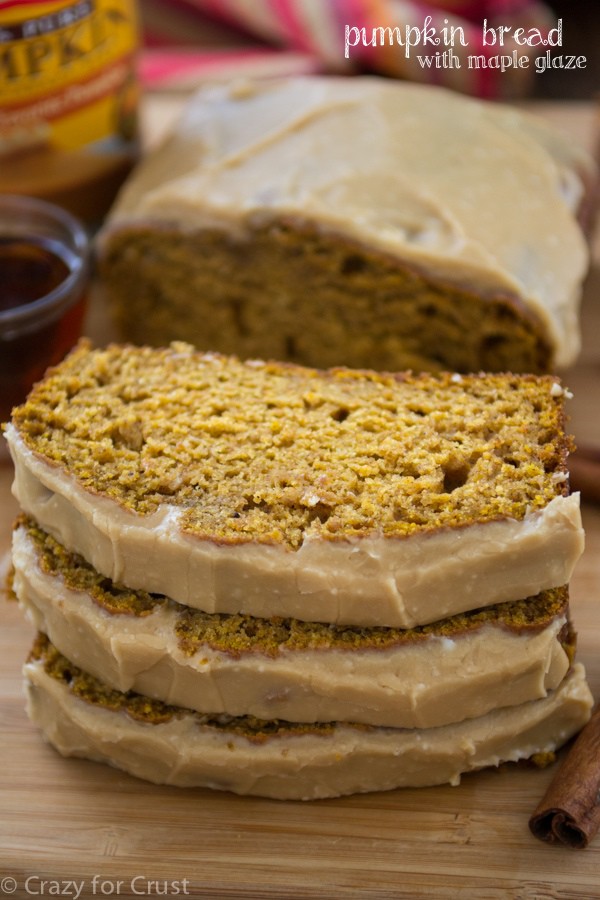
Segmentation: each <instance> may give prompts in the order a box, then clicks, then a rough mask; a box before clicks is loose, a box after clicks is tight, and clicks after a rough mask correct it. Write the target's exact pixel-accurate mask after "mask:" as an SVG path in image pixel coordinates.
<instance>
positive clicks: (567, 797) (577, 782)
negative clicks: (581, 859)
mask: <svg viewBox="0 0 600 900" xmlns="http://www.w3.org/2000/svg"><path fill="white" fill-rule="evenodd" d="M599 827H600V705H599V706H598V708H597V709H596V711H595V712H594V714H593V716H592V718H591V719H590V721H589V722H588V724H587V725H586V726H585V728H584V729H583V730H582V731H581V732H580V734H579V736H578V737H577V740H576V741H575V743H574V744H573V746H572V747H571V750H570V751H569V753H568V755H567V757H566V759H565V760H564V762H563V763H562V765H561V767H560V769H559V770H558V772H557V773H556V775H555V776H554V778H553V779H552V781H551V782H550V785H549V787H548V790H547V791H546V794H545V795H544V798H543V800H542V802H541V803H540V804H539V805H538V807H537V809H536V810H535V812H534V814H533V815H532V816H531V818H530V820H529V828H530V829H531V833H532V834H533V835H534V836H535V837H536V838H539V839H540V840H541V841H546V842H547V843H549V844H556V843H559V844H564V845H565V846H567V847H570V848H572V849H574V850H582V849H584V848H585V847H587V846H588V844H589V843H590V841H591V840H592V838H593V837H594V835H595V834H596V832H597V831H598V828H599Z"/></svg>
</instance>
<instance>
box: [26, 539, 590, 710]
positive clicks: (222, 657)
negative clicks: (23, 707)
mask: <svg viewBox="0 0 600 900" xmlns="http://www.w3.org/2000/svg"><path fill="white" fill-rule="evenodd" d="M13 565H14V570H15V571H14V579H13V583H14V591H15V593H16V595H17V597H18V599H19V603H20V604H21V606H22V608H23V609H24V610H25V612H26V613H27V616H28V618H29V619H30V620H31V621H32V623H33V624H34V626H35V627H36V629H38V630H39V631H41V632H43V633H44V634H47V635H48V636H49V638H50V640H51V641H52V643H53V644H54V645H55V647H56V648H57V649H58V650H60V652H61V653H62V654H64V655H65V656H66V657H67V658H68V659H69V660H71V661H72V662H73V663H74V664H75V665H78V666H82V667H83V668H85V669H86V671H87V672H88V673H89V674H90V675H94V676H95V677H97V678H101V679H102V681H103V682H105V684H106V685H107V686H108V687H110V688H112V689H114V690H119V691H129V690H134V691H136V692H138V693H141V694H145V695H147V696H148V697H152V698H155V699H158V700H161V701H163V702H166V703H170V704H176V705H177V706H184V707H187V708H190V709H195V710H198V711H201V712H207V713H217V712H218V713H227V714H229V715H243V714H252V715H254V716H257V717H258V718H262V719H273V718H282V719H286V720H288V721H293V722H318V721H320V722H323V721H325V722H328V721H334V720H335V721H351V722H362V723H364V724H367V725H385V726H390V727H396V728H415V727H419V728H430V727H434V726H438V725H442V724H447V723H450V722H456V721H461V720H462V719H465V718H473V717H476V716H479V715H483V714H484V713H486V712H489V710H491V709H496V708H499V707H502V706H514V705H516V704H519V703H524V702H526V701H528V700H532V699H536V698H540V697H544V696H546V695H547V694H548V692H549V691H551V690H553V689H555V688H556V687H557V686H558V685H559V684H560V682H561V681H562V679H563V678H564V676H565V674H566V672H567V670H568V668H569V665H570V663H571V662H572V660H573V655H574V652H575V635H574V632H573V630H572V628H571V625H570V621H569V618H568V591H567V588H566V586H565V587H562V588H556V589H554V590H551V591H545V592H543V593H541V594H539V595H538V596H536V597H530V598H527V599H526V600H522V601H520V602H516V603H507V604H500V605H498V606H495V607H491V608H487V609H484V610H477V611H473V612H472V613H468V614H463V615H459V616H454V617H452V618H450V619H445V620H443V621H441V622H437V623H434V624H432V625H429V626H423V627H421V628H414V629H408V630H405V631H401V630H399V629H392V628H349V627H343V626H335V625H326V624H324V623H316V622H302V621H300V620H298V619H284V618H270V619H260V618H257V617H255V616H243V615H239V614H238V615H223V614H220V615H219V614H208V613H204V612H202V611H201V610H198V609H191V608H189V607H183V606H181V605H179V604H177V603H175V602H173V601H172V600H167V599H166V598H164V597H159V596H153V597H152V600H154V601H155V603H154V606H153V607H152V608H149V607H148V596H149V595H147V594H146V593H145V592H134V591H128V590H126V589H125V588H122V587H119V586H118V585H115V584H113V583H112V582H111V581H109V579H106V578H103V577H102V576H100V575H99V574H98V573H97V572H95V571H94V569H92V568H91V566H89V565H88V564H87V563H85V562H84V561H83V560H82V559H81V557H79V556H77V555H75V554H69V553H68V552H67V551H66V550H65V549H64V548H63V547H61V546H60V545H58V544H57V542H56V541H55V540H54V539H53V538H51V537H50V536H49V535H47V534H45V533H44V532H43V531H42V530H41V529H39V528H38V527H37V526H35V525H32V524H31V523H30V522H26V521H21V523H20V524H19V525H18V527H17V528H16V529H15V532H14V535H13Z"/></svg>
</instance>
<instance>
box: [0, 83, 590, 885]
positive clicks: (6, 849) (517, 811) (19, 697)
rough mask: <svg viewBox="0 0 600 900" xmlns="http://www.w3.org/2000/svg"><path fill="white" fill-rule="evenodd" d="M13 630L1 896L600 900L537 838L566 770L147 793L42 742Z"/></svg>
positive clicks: (580, 122) (5, 535) (585, 606)
mask: <svg viewBox="0 0 600 900" xmlns="http://www.w3.org/2000/svg"><path fill="white" fill-rule="evenodd" d="M165 104H166V106H165ZM171 112H172V106H170V105H169V102H168V101H164V100H162V101H158V102H156V103H155V104H154V105H152V104H150V105H149V107H148V110H147V113H148V115H149V121H152V116H154V117H155V118H156V120H157V121H158V120H160V122H161V123H163V125H164V123H165V121H166V120H167V119H168V117H169V114H170V113H171ZM550 112H551V114H552V116H553V117H554V118H555V119H556V120H557V121H558V123H559V124H560V123H563V124H565V125H566V127H568V130H569V131H571V132H572V133H584V132H585V131H586V130H587V129H588V128H589V125H590V121H591V111H590V109H589V108H587V107H585V108H584V107H577V108H576V107H573V106H569V107H566V108H561V107H553V108H552V109H551V110H550ZM153 134H154V132H153ZM596 256H597V259H600V253H597V254H596ZM599 295H600V266H599V265H596V268H595V270H594V272H593V274H592V277H591V279H590V282H589V284H588V289H587V291H586V298H585V304H584V333H585V336H586V343H585V346H584V352H583V354H582V357H581V361H580V364H579V365H578V366H577V367H576V369H574V370H573V371H572V372H571V373H569V376H568V378H567V382H568V384H569V386H571V387H572V388H574V390H575V398H574V400H573V401H571V406H570V411H571V414H572V429H573V431H574V433H575V435H576V437H577V439H578V440H579V441H580V442H582V443H584V442H586V443H587V442H590V441H595V442H596V444H598V445H600V416H598V397H599V389H600V348H599V347H598V335H600V308H599V307H598V304H597V297H598V296H599ZM595 301H596V302H595ZM92 313H93V314H92V317H91V319H90V323H89V330H90V332H91V333H92V336H96V337H97V339H98V340H99V341H101V340H103V337H104V334H105V327H106V326H105V322H104V321H103V318H102V312H101V310H100V311H99V310H98V309H94V310H92ZM103 329H104V330H103ZM10 480H11V471H10V468H9V466H8V465H7V464H6V463H5V464H4V465H2V466H0V557H2V559H3V562H4V564H5V565H6V561H7V552H8V544H9V534H10V525H11V522H12V520H13V518H14V514H15V513H16V505H15V504H14V501H13V500H12V498H11V497H10V493H9V483H10ZM583 514H584V525H585V527H586V532H587V546H586V550H585V553H584V556H583V558H582V560H581V561H580V563H579V565H578V567H577V570H576V574H575V576H574V579H573V582H572V588H571V595H572V614H573V618H574V621H575V624H576V627H577V630H578V632H579V650H578V655H579V659H580V660H582V661H583V662H584V664H585V665H586V668H587V671H588V677H589V682H590V686H591V688H592V691H593V693H594V695H595V697H596V698H597V699H600V508H598V507H593V506H591V505H584V509H583ZM0 624H1V627H0V729H1V730H0V798H1V799H0V898H1V897H2V896H3V895H5V896H9V895H11V894H12V896H13V897H19V898H21V897H23V898H25V897H30V896H36V895H37V896H45V897H48V896H63V897H75V896H80V897H85V898H87V897H108V896H111V897H128V898H130V897H139V896H146V897H156V896H179V897H182V896H192V897H209V898H235V897H246V898H249V897H265V898H268V897H277V898H320V900H321V898H323V900H325V898H338V897H355V898H361V900H362V898H368V897H387V898H401V897H407V898H415V897H428V898H429V897H440V898H446V897H447V898H455V897H460V898H461V900H462V898H473V900H496V898H497V900H504V898H519V900H529V898H531V900H533V898H535V900H538V898H563V900H564V898H582V900H584V898H585V900H593V898H600V836H599V837H598V839H597V840H596V842H595V843H593V844H592V846H591V847H590V848H588V849H587V850H585V851H569V850H565V849H562V848H556V847H548V846H546V845H544V844H541V843H539V842H537V841H536V840H534V838H533V837H532V836H531V835H530V833H529V830H528V827H527V821H528V818H529V815H530V814H531V812H532V811H533V809H534V808H535V806H536V804H537V803H538V801H539V800H540V799H541V797H542V796H543V793H544V791H545V788H546V785H547V784H548V782H549V780H550V778H551V776H552V774H553V771H554V769H552V768H551V769H548V770H544V771H538V770H532V769H528V768H519V767H517V766H506V767H503V768H501V769H499V770H492V771H486V772H481V773H477V774H474V775H470V776H467V777H465V778H464V779H463V781H462V784H461V785H460V786H459V787H455V788H452V787H438V788H428V789H421V790H402V791H393V792H389V793H385V794H369V795H362V796H356V797H348V798H343V799H340V800H327V801H319V802H314V803H296V802H285V803H284V802H278V801H270V800H262V799H253V798H241V797H236V796H233V795H230V794H225V793H223V794H219V793H213V792H210V791H206V790H181V789H177V788H170V787H157V786H153V785H149V784H146V783H143V782H141V781H138V780H136V779H135V778H133V777H130V776H128V775H125V774H123V773H121V772H118V771H116V770H114V769H110V768H108V767H105V766H102V765H100V764H97V763H91V762H86V761H81V760H65V759H62V758H61V757H60V756H59V755H58V754H57V753H56V752H55V751H54V750H52V748H50V747H49V746H47V745H45V744H44V743H43V741H42V739H41V738H40V736H39V734H38V732H37V731H36V730H35V729H34V728H33V727H32V726H31V725H30V724H29V722H28V720H27V718H26V715H25V713H24V709H23V706H24V700H23V693H22V685H21V674H20V669H21V665H22V662H23V660H24V658H25V656H26V654H27V651H28V647H29V644H30V642H31V638H32V629H31V627H30V626H29V625H28V624H26V623H25V622H24V620H23V617H22V615H21V613H20V612H19V610H18V608H17V606H16V604H14V603H10V602H9V601H4V600H0ZM68 882H74V884H69V883H68ZM80 888H81V890H80ZM77 892H79V893H77Z"/></svg>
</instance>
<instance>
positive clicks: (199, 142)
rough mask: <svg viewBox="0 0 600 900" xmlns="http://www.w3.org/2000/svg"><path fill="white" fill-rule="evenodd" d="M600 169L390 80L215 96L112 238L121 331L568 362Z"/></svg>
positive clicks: (144, 337)
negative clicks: (588, 203) (586, 217)
mask: <svg viewBox="0 0 600 900" xmlns="http://www.w3.org/2000/svg"><path fill="white" fill-rule="evenodd" d="M594 178H595V167H594V164H593V163H592V161H591V159H589V158H588V157H587V156H586V154H585V153H583V151H579V150H578V149H577V148H576V146H574V144H573V142H572V141H568V140H566V139H564V138H563V137H562V136H561V135H555V134H553V132H552V131H551V129H550V128H549V127H548V126H546V125H545V124H544V123H543V122H538V121H536V120H535V119H533V118H532V117H529V116H527V115H525V114H523V113H521V112H518V111H517V110H515V109H513V108H506V107H502V106H500V105H498V104H490V103H482V102H478V101H475V100H473V99H469V98H466V97H463V96H460V95H459V94H457V93H453V92H451V91H448V90H444V89H438V88H433V87H430V86H427V87H423V86H422V85H414V84H406V83H404V84H403V83H398V82H394V81H393V80H386V79H379V78H361V77H357V78H332V77H330V76H328V77H326V78H321V77H312V78H299V79H289V80H280V81H269V82H262V83H256V84H252V85H246V87H245V89H244V90H239V89H238V86H235V87H233V88H232V87H231V86H220V87H217V88H211V89H207V90H204V91H201V92H199V93H198V94H197V95H196V96H195V97H194V98H193V99H192V100H191V101H190V104H189V106H188V108H187V109H186V112H185V114H184V116H183V118H182V120H181V122H180V123H178V125H177V126H176V127H175V129H174V132H173V134H172V135H171V136H170V137H169V138H168V139H167V140H166V141H165V142H164V144H163V145H162V146H161V147H159V148H158V149H157V150H155V151H153V152H152V153H150V154H149V155H148V157H147V158H146V159H145V161H144V162H143V163H142V165H141V166H140V167H139V168H138V169H136V172H135V174H134V175H133V177H132V179H131V180H130V181H129V183H128V185H127V187H126V189H125V190H124V191H123V193H122V195H121V197H120V199H119V201H118V203H117V206H116V208H115V209H114V211H113V214H112V216H111V217H110V218H109V220H108V222H107V224H106V226H105V228H104V229H103V231H102V233H101V237H100V239H99V242H98V251H99V259H100V271H101V273H102V275H103V278H104V281H105V284H106V286H107V288H108V293H109V296H110V298H111V301H112V304H113V306H114V308H115V311H116V316H117V320H118V323H119V325H120V328H121V330H122V334H123V337H124V338H125V339H127V340H131V341H134V342H136V343H152V344H155V345H164V344H165V343H167V342H168V341H170V340H172V339H181V338H185V339H186V340H190V341H191V342H193V343H195V344H197V345H198V346H199V347H202V348H204V349H211V350H218V351H221V352H225V353H236V354H238V355H240V356H243V357H248V356H260V357H262V358H265V357H266V358H274V359H289V360H292V361H295V362H300V363H303V364H305V365H306V364H308V365H313V366H315V365H316V366H319V367H323V366H332V365H342V364H343V365H349V366H354V367H365V366H366V367H371V368H386V369H391V370H394V371H396V370H399V369H404V368H413V369H415V370H417V369H419V370H420V369H425V370H432V369H433V370H436V369H448V370H457V371H463V372H465V371H467V372H468V371H479V370H486V371H506V370H511V371H520V372H540V371H553V370H554V369H555V368H556V367H557V366H565V365H569V364H570V363H572V362H573V360H574V358H575V356H576V354H577V351H578V347H579V323H578V303H579V296H580V290H581V283H582V280H583V276H584V274H585V272H586V269H587V265H588V252H587V248H586V242H585V239H584V236H583V234H582V231H581V229H580V227H579V226H578V224H577V219H576V217H577V211H578V209H579V207H580V206H581V205H582V202H584V201H585V199H586V194H587V193H589V192H590V191H589V188H590V184H591V183H592V182H593V180H594Z"/></svg>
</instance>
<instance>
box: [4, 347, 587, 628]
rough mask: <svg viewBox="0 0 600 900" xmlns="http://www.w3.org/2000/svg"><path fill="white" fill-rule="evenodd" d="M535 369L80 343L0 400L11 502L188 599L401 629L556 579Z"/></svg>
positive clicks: (543, 383)
mask: <svg viewBox="0 0 600 900" xmlns="http://www.w3.org/2000/svg"><path fill="white" fill-rule="evenodd" d="M563 400H564V390H563V388H562V387H561V386H560V384H559V382H558V381H557V380H556V379H555V378H554V377H550V376H540V377H535V376H512V375H483V374H480V375H469V376H460V375H451V374H442V375H439V376H433V375H421V376H418V375H411V374H410V373H404V374H396V375H391V374H377V373H374V372H367V371H353V370H348V369H338V370H330V371H326V372H321V371H318V370H314V369H306V368H302V367H298V366H291V365H284V364H278V363H267V362H259V361H249V362H246V363H242V362H239V361H238V360H237V359H235V358H233V357H231V358H230V357H221V356H218V355H215V354H200V353H197V352H195V351H194V350H193V348H192V347H190V346H188V345H184V344H174V345H172V346H171V347H170V348H167V349H161V350H153V349H150V348H133V347H129V346H124V347H121V346H111V347H109V348H108V349H106V350H91V349H90V348H89V346H87V345H86V344H85V343H84V344H82V345H81V346H80V347H79V348H78V349H77V350H76V351H75V352H74V353H73V354H72V355H71V356H70V357H68V358H67V360H66V361H65V362H64V363H62V364H61V365H60V366H58V367H57V368H56V369H54V370H51V371H50V372H49V373H48V375H47V377H46V378H45V379H44V381H42V382H41V383H39V384H38V385H37V386H36V387H35V388H34V390H33V392H32V393H31V394H30V397H29V399H28V401H27V402H26V403H25V404H24V405H23V406H21V407H18V408H16V409H15V410H14V415H13V421H12V424H11V425H9V426H8V427H7V429H6V437H7V440H8V443H9V447H10V450H11V453H12V456H13V459H14V462H15V470H16V474H15V483H14V491H15V494H16V496H17V498H18V500H19V502H20V504H21V507H22V508H23V510H24V511H25V512H26V513H28V514H29V515H31V516H32V517H33V518H35V519H36V520H37V522H38V523H39V524H40V525H41V526H42V527H43V528H44V529H45V530H47V531H48V532H49V533H50V534H51V535H53V536H54V537H55V538H56V539H57V540H59V541H60V542H61V543H62V544H63V545H64V546H65V547H67V548H68V549H69V550H73V551H76V552H78V553H80V554H81V555H82V556H83V557H84V558H85V559H86V560H87V561H88V562H90V563H91V564H92V565H93V566H94V567H95V568H96V569H97V570H98V571H99V572H101V573H102V574H103V575H105V576H107V577H109V578H111V579H112V580H113V581H115V582H119V583H122V584H126V585H127V586H128V587H130V588H133V589H142V590H146V591H149V592H151V593H161V594H164V595H166V596H168V597H169V598H171V599H173V600H175V601H177V602H179V603H182V604H184V605H187V606H193V607H197V608H199V609H203V610H204V611H205V612H211V613H212V612H223V613H239V612H242V613H246V614H248V615H256V616H260V617H266V618H268V617H270V616H274V615H278V616H286V617H288V616H289V617H293V618H298V619H302V620H304V621H321V622H329V623H340V624H350V625H359V626H362V625H378V626H389V627H399V628H410V627H413V626H415V625H421V624H425V623H427V622H432V621H437V620H439V619H442V618H446V617H448V616H450V615H454V614H455V613H458V612H464V611H466V610H469V609H474V608H478V607H485V606H489V605H492V604H495V603H500V602H507V601H512V600H521V599H523V598H524V597H528V596H533V595H534V594H537V593H538V592H539V591H541V590H545V589H548V588H552V587H556V586H559V585H563V584H567V583H568V581H569V579H570V575H571V572H572V569H573V566H574V564H575V561H576V560H577V558H578V556H579V555H580V553H581V550H582V547H583V531H582V527H581V519H580V512H579V497H578V495H573V496H569V493H568V473H567V468H566V459H567V455H568V451H569V447H570V439H569V438H568V437H567V436H566V435H565V433H564V409H563Z"/></svg>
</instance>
